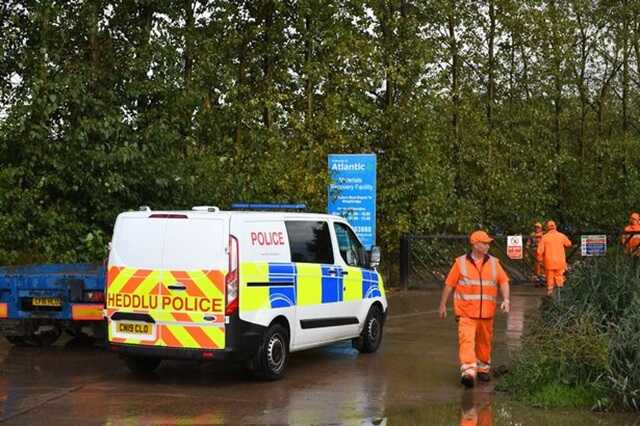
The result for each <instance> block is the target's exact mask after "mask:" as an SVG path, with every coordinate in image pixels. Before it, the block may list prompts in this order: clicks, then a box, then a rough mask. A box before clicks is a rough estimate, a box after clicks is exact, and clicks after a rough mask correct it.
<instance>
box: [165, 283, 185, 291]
mask: <svg viewBox="0 0 640 426" xmlns="http://www.w3.org/2000/svg"><path fill="white" fill-rule="evenodd" d="M186 289H187V287H186V286H184V285H182V284H177V285H176V284H174V285H170V286H169V290H186Z"/></svg>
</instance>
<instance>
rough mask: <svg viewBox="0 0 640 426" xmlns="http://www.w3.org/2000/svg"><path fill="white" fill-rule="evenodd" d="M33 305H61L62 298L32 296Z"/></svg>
mask: <svg viewBox="0 0 640 426" xmlns="http://www.w3.org/2000/svg"><path fill="white" fill-rule="evenodd" d="M31 304H32V305H33V306H54V307H58V306H62V299H60V298H58V297H34V298H33V299H31Z"/></svg>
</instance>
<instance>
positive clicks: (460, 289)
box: [438, 213, 640, 388]
mask: <svg viewBox="0 0 640 426" xmlns="http://www.w3.org/2000/svg"><path fill="white" fill-rule="evenodd" d="M546 228H547V232H546V233H544V232H543V231H542V224H540V223H536V224H535V225H534V232H533V233H532V235H531V237H532V238H531V239H530V244H529V245H528V247H529V248H530V249H531V250H535V259H536V260H535V261H536V264H535V267H534V269H535V273H536V275H537V276H542V273H543V269H544V275H545V277H546V282H547V295H549V296H552V295H553V292H554V289H555V288H556V287H563V286H564V282H565V276H564V274H565V271H566V269H567V260H566V255H565V250H566V249H567V248H569V247H571V240H569V238H568V237H567V236H566V235H565V234H563V233H562V232H560V231H558V229H557V226H556V223H555V222H554V221H552V220H550V221H548V222H547V223H546ZM635 232H638V234H635ZM492 241H493V239H492V238H491V237H490V236H489V234H487V233H486V232H485V231H475V232H473V233H472V234H471V235H470V236H469V244H470V246H471V250H470V251H469V253H467V254H464V255H462V256H460V257H458V258H456V259H455V262H454V264H453V266H452V267H451V270H450V271H449V274H448V275H447V278H446V280H445V286H444V289H443V290H442V295H441V297H440V306H439V309H438V311H439V315H440V318H442V319H445V318H446V317H447V303H448V301H449V298H450V297H451V294H453V308H454V313H455V316H456V321H457V323H458V358H459V361H460V376H461V377H460V381H461V383H462V384H463V385H464V386H466V387H467V388H470V387H473V386H474V385H475V383H476V381H482V382H488V381H490V380H491V376H490V371H491V349H492V340H493V319H494V316H495V313H496V310H497V306H498V302H499V300H498V290H499V292H500V294H501V296H502V302H501V303H500V309H501V310H502V312H504V313H509V311H510V310H511V301H510V299H509V277H508V276H507V274H506V272H505V271H504V269H503V268H502V266H501V265H500V262H499V260H498V259H497V258H495V257H493V256H491V255H490V254H489V248H490V245H491V242H492ZM621 242H622V244H623V245H624V248H625V251H626V252H627V253H628V254H637V255H640V214H638V213H633V214H632V215H631V216H630V218H629V226H627V227H626V228H625V229H624V233H623V236H622V238H621Z"/></svg>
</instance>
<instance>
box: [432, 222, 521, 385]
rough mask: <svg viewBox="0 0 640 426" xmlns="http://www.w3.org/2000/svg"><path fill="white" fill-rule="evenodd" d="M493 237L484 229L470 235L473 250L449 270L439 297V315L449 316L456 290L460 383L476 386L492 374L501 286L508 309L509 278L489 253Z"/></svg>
mask: <svg viewBox="0 0 640 426" xmlns="http://www.w3.org/2000/svg"><path fill="white" fill-rule="evenodd" d="M492 241H493V239H492V238H490V237H489V235H488V234H487V233H486V232H484V231H475V232H473V233H472V234H471V236H470V237H469V243H470V244H471V251H470V252H469V253H468V254H465V255H463V256H460V257H458V258H457V259H456V260H455V263H454V264H453V266H452V267H451V270H450V271H449V275H448V276H447V279H446V280H445V286H444V289H443V291H442V297H441V298H440V309H439V313H440V318H442V319H444V318H446V317H447V302H448V301H449V296H451V293H454V297H453V307H454V311H455V315H456V319H457V321H458V346H459V351H458V355H459V358H460V373H461V383H462V384H463V385H465V386H466V387H473V386H474V384H475V381H476V376H477V378H478V380H480V381H483V382H488V381H489V380H490V379H491V377H490V375H489V373H490V371H491V342H492V338H493V317H494V315H495V312H496V303H497V299H498V287H500V292H501V293H502V299H503V302H502V305H501V309H502V311H503V312H509V310H510V303H509V277H507V274H506V273H505V272H504V269H502V266H501V265H500V262H499V261H498V259H496V258H495V257H493V256H490V255H489V247H490V244H491V242H492Z"/></svg>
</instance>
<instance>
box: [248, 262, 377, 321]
mask: <svg viewBox="0 0 640 426" xmlns="http://www.w3.org/2000/svg"><path fill="white" fill-rule="evenodd" d="M343 272H344V274H343ZM240 280H241V283H240V292H241V294H240V309H242V310H245V311H255V310H262V309H269V308H272V309H277V308H288V307H292V306H296V305H298V306H309V305H320V304H325V303H336V302H343V301H345V302H349V301H356V300H361V299H369V298H375V297H381V296H383V295H384V289H383V288H382V283H381V282H380V280H379V276H378V274H377V273H376V272H375V271H369V270H366V269H361V268H356V267H341V266H336V265H320V264H311V263H267V262H245V263H242V264H241V265H240ZM252 282H253V283H255V282H258V283H269V285H268V286H251V287H248V286H247V283H252ZM278 284H281V285H278Z"/></svg>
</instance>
